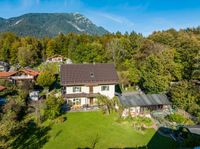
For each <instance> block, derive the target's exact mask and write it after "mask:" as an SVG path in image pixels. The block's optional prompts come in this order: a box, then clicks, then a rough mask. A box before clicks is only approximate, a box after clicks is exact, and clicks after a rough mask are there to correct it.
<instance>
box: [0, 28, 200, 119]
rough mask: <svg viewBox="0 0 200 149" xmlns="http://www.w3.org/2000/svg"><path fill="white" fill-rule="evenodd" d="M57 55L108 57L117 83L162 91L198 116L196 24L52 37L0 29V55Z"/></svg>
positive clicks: (199, 37)
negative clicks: (149, 31)
mask: <svg viewBox="0 0 200 149" xmlns="http://www.w3.org/2000/svg"><path fill="white" fill-rule="evenodd" d="M54 55H62V56H64V57H66V58H69V59H71V60H72V62H73V63H114V64H115V66H116V69H117V71H118V75H119V78H120V85H121V88H122V89H125V88H127V87H134V86H139V87H140V88H141V89H142V91H144V92H145V93H167V94H168V96H169V97H170V98H171V100H172V101H173V103H174V104H175V106H177V107H179V108H182V109H184V110H186V111H188V112H190V113H191V114H194V115H195V116H198V117H199V118H200V90H199V81H200V27H197V28H188V29H184V30H179V31H176V30H175V29H169V30H166V31H158V32H153V33H152V34H151V35H149V36H148V37H144V36H143V35H142V34H138V33H136V32H131V33H130V34H129V33H125V34H122V33H120V32H117V33H115V34H105V35H102V36H97V35H96V36H95V35H88V34H75V33H69V34H66V35H64V34H62V33H61V34H59V35H58V36H56V37H54V38H48V37H44V38H35V37H30V36H26V37H19V36H16V35H15V34H13V33H10V32H7V33H2V34H1V35H0V60H2V61H5V62H8V63H10V64H11V65H14V66H15V65H19V66H20V67H26V66H29V67H34V68H36V67H37V66H38V65H40V64H41V63H42V62H44V61H45V60H46V58H48V57H51V56H54Z"/></svg>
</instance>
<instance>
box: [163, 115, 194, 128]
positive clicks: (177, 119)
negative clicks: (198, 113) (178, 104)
mask: <svg viewBox="0 0 200 149" xmlns="http://www.w3.org/2000/svg"><path fill="white" fill-rule="evenodd" d="M166 118H167V119H168V120H169V121H170V122H176V123H178V124H187V125H192V124H194V122H193V121H192V120H191V119H189V118H186V117H184V116H183V115H180V114H177V113H174V114H170V115H168V116H166Z"/></svg>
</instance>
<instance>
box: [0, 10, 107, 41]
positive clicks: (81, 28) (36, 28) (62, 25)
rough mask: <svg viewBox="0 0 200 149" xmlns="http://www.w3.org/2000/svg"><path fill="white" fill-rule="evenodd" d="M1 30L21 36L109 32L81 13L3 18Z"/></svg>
mask: <svg viewBox="0 0 200 149" xmlns="http://www.w3.org/2000/svg"><path fill="white" fill-rule="evenodd" d="M0 32H14V33H16V34H17V35H19V36H35V37H45V36H48V37H53V36H56V35H57V34H59V33H63V34H66V33H70V32H74V33H80V34H81V33H86V34H92V35H103V34H106V33H108V31H107V30H106V29H104V28H103V27H101V26H96V25H95V24H94V23H93V22H92V21H91V20H89V19H88V18H87V17H85V16H84V15H82V14H79V13H27V14H23V15H21V16H18V17H12V18H8V19H5V18H1V17H0Z"/></svg>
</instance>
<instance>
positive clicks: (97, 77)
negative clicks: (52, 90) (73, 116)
mask: <svg viewBox="0 0 200 149" xmlns="http://www.w3.org/2000/svg"><path fill="white" fill-rule="evenodd" d="M60 70H61V85H62V86H63V90H62V94H63V97H64V98H65V99H66V100H67V102H68V103H69V104H71V105H78V106H84V105H94V104H95V103H96V97H97V96H98V95H99V94H101V95H105V96H107V97H108V98H110V99H111V98H113V97H114V96H115V85H116V84H118V76H117V73H116V70H115V67H114V65H113V64H63V65H61V68H60Z"/></svg>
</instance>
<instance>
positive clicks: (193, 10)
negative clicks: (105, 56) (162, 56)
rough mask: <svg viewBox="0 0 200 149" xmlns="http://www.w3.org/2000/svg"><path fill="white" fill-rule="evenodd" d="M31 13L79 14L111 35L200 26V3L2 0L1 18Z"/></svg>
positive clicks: (186, 0)
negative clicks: (113, 33)
mask: <svg viewBox="0 0 200 149" xmlns="http://www.w3.org/2000/svg"><path fill="white" fill-rule="evenodd" d="M30 12H49V13H53V12H62V13H63V12H79V13H81V14H83V15H85V16H86V17H88V18H89V19H90V20H91V21H92V22H93V23H95V24H96V25H98V26H103V27H104V28H106V29H107V30H109V31H110V32H116V31H120V32H122V33H124V32H125V31H128V32H131V31H133V30H134V31H136V32H139V33H142V34H144V35H148V34H150V33H152V32H153V31H155V30H165V29H169V28H175V29H180V28H186V27H196V26H198V25H200V0H0V17H3V18H10V17H14V16H19V15H22V14H25V13H30Z"/></svg>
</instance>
